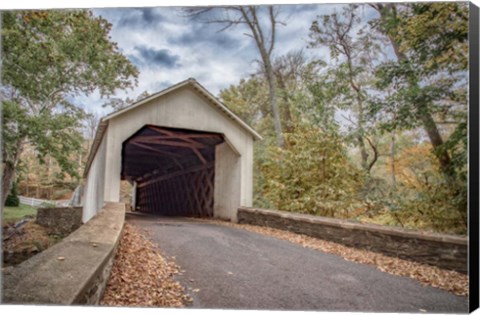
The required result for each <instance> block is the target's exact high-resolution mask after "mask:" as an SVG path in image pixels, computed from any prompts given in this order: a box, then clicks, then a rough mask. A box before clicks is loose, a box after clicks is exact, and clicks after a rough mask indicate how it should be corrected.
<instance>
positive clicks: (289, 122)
mask: <svg viewBox="0 0 480 315" xmlns="http://www.w3.org/2000/svg"><path fill="white" fill-rule="evenodd" d="M277 77H278V79H277V83H278V86H279V87H280V89H282V90H283V91H284V93H282V99H283V101H284V102H285V110H284V117H283V118H284V120H283V122H284V123H285V130H286V131H287V132H292V131H293V117H292V111H291V110H290V97H289V96H288V93H287V85H286V84H285V80H284V79H283V78H282V76H281V75H280V74H277Z"/></svg>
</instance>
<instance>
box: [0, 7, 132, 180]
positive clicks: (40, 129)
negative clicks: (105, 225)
mask: <svg viewBox="0 0 480 315" xmlns="http://www.w3.org/2000/svg"><path fill="white" fill-rule="evenodd" d="M2 19H3V25H2V30H1V40H2V49H3V51H2V80H3V84H4V86H3V89H2V97H3V99H4V101H3V105H4V106H3V118H4V119H3V126H2V138H3V139H4V141H3V144H4V146H3V148H2V155H3V161H4V163H5V165H6V166H7V171H9V172H15V171H16V169H17V167H18V161H19V158H20V154H21V152H22V150H23V147H24V145H25V143H27V142H28V143H29V144H30V145H32V146H33V147H35V149H36V152H37V155H38V159H39V160H40V161H41V162H43V161H44V159H45V157H46V156H47V155H48V156H50V157H52V158H54V159H55V160H56V161H57V162H58V165H59V166H60V167H61V169H62V171H63V172H64V173H66V174H69V175H70V176H72V177H78V173H77V167H76V161H74V160H73V159H72V155H73V154H74V153H75V152H79V150H81V144H82V143H81V140H82V136H81V133H80V129H81V127H82V125H81V121H82V120H83V119H84V118H85V113H84V111H83V110H82V109H80V108H78V107H76V106H74V105H73V104H72V101H71V100H72V98H74V97H75V96H77V95H88V94H91V93H93V92H95V91H98V92H99V94H100V95H102V96H109V95H111V94H113V93H114V92H115V90H116V89H125V88H129V87H132V86H133V84H135V83H136V78H137V76H138V71H137V69H136V68H135V67H134V66H133V65H132V64H131V63H130V62H129V61H128V59H127V58H126V57H125V56H123V55H122V54H121V52H120V51H119V49H118V47H117V45H116V43H113V42H111V41H110V37H109V35H108V34H109V31H110V28H111V25H110V24H109V23H108V22H107V21H106V20H105V19H103V18H101V17H95V16H93V14H92V13H91V12H90V11H87V10H58V11H55V10H50V11H5V12H3V14H2ZM11 170H12V171H11ZM2 184H3V185H4V187H9V186H10V183H8V182H3V183H2Z"/></svg>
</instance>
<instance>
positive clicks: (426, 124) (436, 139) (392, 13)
mask: <svg viewBox="0 0 480 315" xmlns="http://www.w3.org/2000/svg"><path fill="white" fill-rule="evenodd" d="M372 6H373V7H374V8H375V9H376V10H377V11H378V12H379V13H380V18H381V20H382V21H383V22H384V23H387V21H388V18H389V17H392V18H394V19H396V8H395V5H394V4H391V3H389V4H385V5H383V4H373V5H372ZM386 35H387V37H388V39H389V40H390V43H391V44H392V48H393V51H394V52H395V56H396V57H397V60H398V61H399V62H407V63H408V62H409V61H408V59H407V57H406V56H405V54H403V53H402V52H401V51H400V43H398V42H397V40H396V39H395V38H394V37H393V36H392V35H391V33H389V32H387V33H386ZM412 84H413V83H412ZM415 84H416V83H415ZM415 108H416V114H417V116H418V117H419V118H420V120H421V122H422V125H423V129H424V130H425V132H426V133H427V135H428V138H429V140H430V143H431V145H432V147H433V151H434V154H435V156H436V157H437V160H438V162H439V163H440V170H441V172H442V173H443V174H444V175H445V176H446V178H447V179H448V180H453V179H454V178H455V176H456V175H455V169H454V168H453V165H452V161H451V159H450V155H449V154H448V152H447V151H446V150H441V147H442V145H443V144H444V142H443V139H442V135H441V134H440V131H439V130H438V127H437V124H436V123H435V121H434V119H433V116H432V114H431V113H430V111H429V109H428V106H427V105H426V104H415Z"/></svg>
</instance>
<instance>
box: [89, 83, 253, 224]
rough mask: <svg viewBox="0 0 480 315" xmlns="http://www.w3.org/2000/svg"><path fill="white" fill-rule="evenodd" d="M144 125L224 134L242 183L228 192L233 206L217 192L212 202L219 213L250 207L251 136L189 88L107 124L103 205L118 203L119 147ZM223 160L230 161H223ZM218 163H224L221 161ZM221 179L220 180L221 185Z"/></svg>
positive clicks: (224, 178)
mask: <svg viewBox="0 0 480 315" xmlns="http://www.w3.org/2000/svg"><path fill="white" fill-rule="evenodd" d="M146 124H152V125H157V126H163V127H172V128H185V129H194V130H199V131H207V132H218V133H222V134H224V136H225V137H226V138H227V141H228V142H229V143H230V145H231V146H232V148H233V150H234V151H235V152H237V153H238V156H239V157H238V158H239V163H238V164H239V166H238V167H239V169H240V171H239V170H235V172H240V173H239V174H240V178H241V179H240V185H238V186H237V187H236V189H235V190H233V189H230V192H231V193H232V194H234V195H231V196H229V197H231V198H233V200H237V202H236V203H235V204H233V203H227V202H223V201H222V200H221V196H222V195H223V193H222V194H221V193H220V191H217V193H216V196H217V198H219V199H216V200H215V202H219V205H220V206H219V207H217V208H222V209H223V210H222V211H223V212H222V213H227V212H228V213H232V212H234V213H236V209H237V208H238V207H239V206H250V205H251V200H252V196H251V194H252V171H251V167H252V165H253V139H252V135H251V134H250V133H248V132H247V131H246V130H245V129H243V128H242V127H240V126H239V125H237V124H236V123H235V122H233V121H232V120H231V119H229V118H227V117H225V115H224V114H223V113H221V112H220V110H219V109H217V108H215V107H214V106H212V105H210V104H209V103H208V101H207V99H206V98H205V97H203V96H201V95H200V94H199V93H197V92H195V91H194V89H193V88H192V87H190V86H184V87H181V88H179V89H177V90H174V91H172V92H171V93H168V94H166V95H163V96H162V97H160V98H157V99H154V100H152V101H150V102H149V103H145V104H143V105H142V106H139V107H137V108H133V109H131V110H129V111H128V112H126V113H125V114H121V115H118V116H115V117H112V118H111V119H110V120H109V127H108V135H107V147H106V148H107V151H106V152H107V153H106V160H107V161H108V163H107V164H106V168H105V178H106V180H105V183H106V185H105V190H104V196H105V201H112V202H118V201H119V198H120V172H121V154H122V143H123V142H124V141H125V140H126V139H127V138H128V137H130V136H131V135H132V134H134V133H135V132H136V131H138V130H139V129H140V128H142V127H143V126H145V125H146ZM222 159H223V158H222V157H220V160H222ZM225 159H231V157H225ZM220 163H223V162H222V161H220ZM220 178H222V180H221V181H220ZM233 180H236V179H233ZM89 182H90V178H89ZM216 184H218V185H219V186H226V187H231V186H232V185H233V183H232V182H230V178H229V177H227V176H221V177H219V178H217V180H216ZM237 195H238V196H237ZM227 208H229V209H227ZM228 216H230V217H231V216H232V215H231V214H229V215H228Z"/></svg>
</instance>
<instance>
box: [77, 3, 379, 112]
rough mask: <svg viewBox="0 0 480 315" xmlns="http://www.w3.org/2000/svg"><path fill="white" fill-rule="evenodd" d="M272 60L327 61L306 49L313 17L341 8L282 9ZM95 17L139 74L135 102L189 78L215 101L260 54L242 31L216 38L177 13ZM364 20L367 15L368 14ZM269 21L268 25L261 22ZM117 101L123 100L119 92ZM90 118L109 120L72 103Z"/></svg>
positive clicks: (92, 103) (120, 12)
mask: <svg viewBox="0 0 480 315" xmlns="http://www.w3.org/2000/svg"><path fill="white" fill-rule="evenodd" d="M279 8H280V15H279V20H281V21H282V22H284V23H285V25H279V26H278V29H277V42H276V44H275V50H274V55H275V56H278V55H282V54H286V53H288V52H289V51H294V50H299V49H304V50H305V52H306V53H307V54H308V55H310V56H312V57H315V58H323V59H326V58H328V55H329V52H328V50H327V49H307V44H308V31H309V27H310V25H311V23H312V21H313V20H314V19H315V18H316V17H317V15H323V14H330V13H332V12H333V11H334V10H339V9H341V5H339V4H333V5H331V4H313V5H308V4H297V5H281V6H279ZM93 13H94V14H95V15H98V16H102V17H104V18H105V19H107V20H108V21H109V22H110V23H112V30H111V36H112V40H113V41H115V42H117V43H118V45H119V48H120V50H121V51H122V52H123V54H124V55H125V56H127V57H128V58H129V59H130V60H131V61H132V62H133V63H134V64H135V65H136V66H137V68H138V69H139V71H140V76H139V82H138V86H137V87H136V88H135V89H134V90H133V91H131V90H129V91H127V93H128V96H129V97H130V98H135V97H136V96H137V95H139V94H140V93H141V92H143V91H148V92H149V93H155V92H157V91H160V90H162V89H164V88H167V87H168V86H170V85H173V84H175V83H177V82H180V81H183V80H185V79H188V78H190V77H192V78H195V79H197V81H199V82H200V83H201V84H202V85H204V86H205V87H206V88H207V89H208V90H209V91H211V92H212V93H213V94H214V95H218V92H219V91H220V90H221V89H224V88H227V87H228V86H229V85H231V84H236V83H238V82H239V80H240V79H241V78H245V77H248V76H249V75H250V74H252V73H255V71H256V69H257V64H256V62H255V60H256V59H259V54H258V50H257V48H256V46H255V42H254V40H253V39H252V38H250V37H247V36H245V35H244V33H246V32H248V30H247V29H246V28H244V27H243V26H237V27H234V28H230V29H227V30H225V31H223V32H219V30H220V29H221V28H222V27H221V25H218V24H207V23H202V22H201V21H194V20H192V19H190V18H188V17H185V14H184V12H183V11H182V10H181V8H179V7H140V8H104V9H94V10H93ZM363 14H371V11H369V10H366V11H364V13H363ZM265 21H267V20H265ZM118 96H119V97H125V96H127V94H125V93H122V92H119V93H118ZM75 102H76V103H77V104H78V105H80V106H83V107H85V108H86V110H87V111H89V112H97V113H99V114H100V115H104V114H107V113H108V112H109V111H111V109H110V108H102V107H101V104H103V103H104V102H105V100H102V99H100V98H99V97H98V95H92V96H90V97H88V98H85V97H79V98H77V99H76V101H75Z"/></svg>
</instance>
